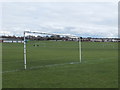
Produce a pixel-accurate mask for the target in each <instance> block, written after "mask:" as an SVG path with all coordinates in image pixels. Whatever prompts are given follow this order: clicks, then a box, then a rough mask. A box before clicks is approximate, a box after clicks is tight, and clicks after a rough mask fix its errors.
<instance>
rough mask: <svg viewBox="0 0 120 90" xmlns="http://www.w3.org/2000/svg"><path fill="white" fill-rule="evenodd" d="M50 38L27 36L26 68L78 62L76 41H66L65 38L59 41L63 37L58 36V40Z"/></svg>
mask: <svg viewBox="0 0 120 90" xmlns="http://www.w3.org/2000/svg"><path fill="white" fill-rule="evenodd" d="M38 37H39V38H38ZM46 37H47V38H46ZM51 37H52V36H49V38H48V36H44V37H40V36H36V37H35V36H28V37H27V38H26V41H27V42H26V56H27V58H26V59H27V68H37V67H43V66H52V65H53V66H54V65H62V64H73V63H77V62H79V42H78V40H77V39H74V40H73V39H71V38H67V40H66V39H65V38H64V39H61V38H63V37H60V36H59V38H58V37H57V38H55V37H54V38H53V37H52V38H51ZM41 38H42V39H41ZM43 38H44V40H43Z"/></svg>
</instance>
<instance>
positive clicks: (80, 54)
mask: <svg viewBox="0 0 120 90" xmlns="http://www.w3.org/2000/svg"><path fill="white" fill-rule="evenodd" d="M78 42H79V59H80V63H81V61H82V50H81V38H80V37H78Z"/></svg>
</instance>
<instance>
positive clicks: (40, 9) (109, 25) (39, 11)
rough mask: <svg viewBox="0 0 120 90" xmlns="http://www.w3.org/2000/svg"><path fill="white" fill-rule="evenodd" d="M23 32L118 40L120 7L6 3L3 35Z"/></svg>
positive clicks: (82, 3) (96, 3)
mask: <svg viewBox="0 0 120 90" xmlns="http://www.w3.org/2000/svg"><path fill="white" fill-rule="evenodd" d="M24 30H31V31H42V32H49V33H64V34H75V35H79V36H82V37H118V6H117V3H113V2H56V3H55V2H51V3H50V2H34V3H33V2H31V3H30V2H21V3H18V2H16V3H14V2H5V3H2V30H1V31H0V33H1V34H6V35H18V36H21V35H23V31H24Z"/></svg>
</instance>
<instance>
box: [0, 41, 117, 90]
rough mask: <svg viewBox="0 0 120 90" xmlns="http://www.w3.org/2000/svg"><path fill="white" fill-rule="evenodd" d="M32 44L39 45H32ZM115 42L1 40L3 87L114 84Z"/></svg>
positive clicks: (115, 83) (62, 86)
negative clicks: (25, 57)
mask: <svg viewBox="0 0 120 90" xmlns="http://www.w3.org/2000/svg"><path fill="white" fill-rule="evenodd" d="M34 44H37V45H39V46H37V47H35V46H33V45H34ZM117 44H118V43H112V42H82V63H79V48H78V42H69V41H68V42H62V41H58V42H55V41H40V42H28V43H27V70H24V65H23V44H22V43H21V44H20V43H3V61H2V65H3V73H2V75H3V78H2V80H3V81H2V82H3V88H117V87H118V45H117Z"/></svg>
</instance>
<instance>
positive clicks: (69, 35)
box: [24, 31, 82, 70]
mask: <svg viewBox="0 0 120 90" xmlns="http://www.w3.org/2000/svg"><path fill="white" fill-rule="evenodd" d="M26 33H33V34H44V35H60V36H67V37H69V38H76V39H78V41H79V62H80V63H81V60H82V58H81V38H80V37H78V36H75V35H71V34H57V33H46V32H32V31H24V69H25V70H26V69H27V54H26V38H25V36H26Z"/></svg>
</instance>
